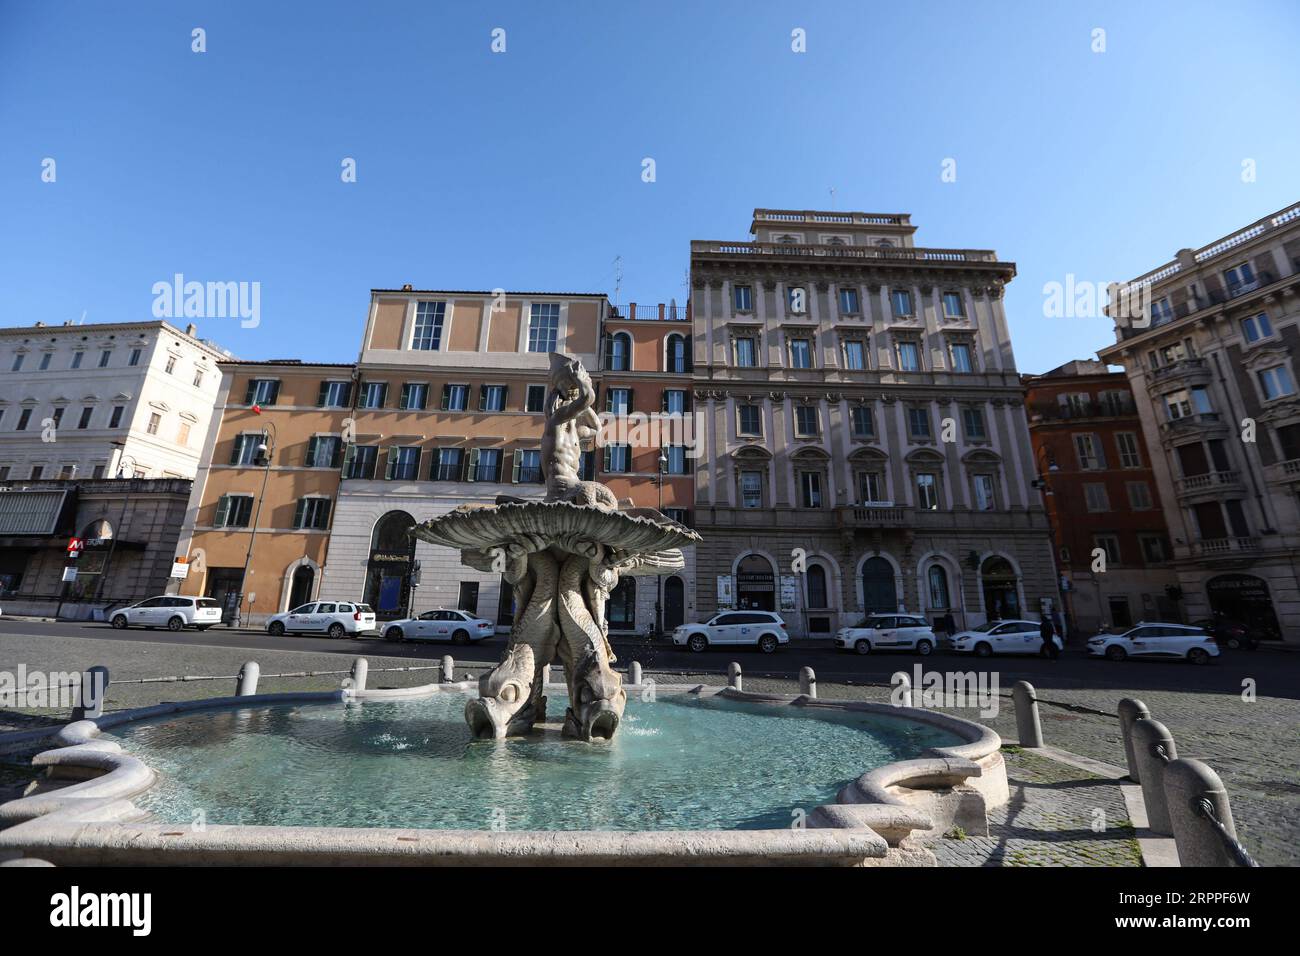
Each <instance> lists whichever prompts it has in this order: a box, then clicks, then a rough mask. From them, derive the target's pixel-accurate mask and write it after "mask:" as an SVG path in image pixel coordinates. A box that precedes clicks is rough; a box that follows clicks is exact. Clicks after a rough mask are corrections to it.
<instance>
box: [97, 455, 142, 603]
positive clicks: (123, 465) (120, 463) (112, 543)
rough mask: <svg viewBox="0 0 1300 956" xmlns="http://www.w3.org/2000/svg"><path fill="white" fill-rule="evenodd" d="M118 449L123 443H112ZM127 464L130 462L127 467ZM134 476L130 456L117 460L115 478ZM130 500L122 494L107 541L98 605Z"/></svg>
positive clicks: (133, 464) (133, 466) (133, 463)
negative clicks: (116, 515) (111, 534)
mask: <svg viewBox="0 0 1300 956" xmlns="http://www.w3.org/2000/svg"><path fill="white" fill-rule="evenodd" d="M113 444H114V445H116V446H118V447H119V448H124V447H125V446H126V443H125V442H118V441H115V442H113ZM127 462H130V463H131V464H130V466H129V467H128V465H127ZM134 474H135V459H134V458H132V457H131V456H130V455H122V456H120V457H119V458H118V459H117V477H119V478H121V479H124V480H125V479H127V478H130V477H132V476H133V475H134ZM129 500H130V495H128V494H127V493H126V492H123V493H122V514H121V515H120V516H119V517H118V519H117V527H116V528H114V529H113V537H111V538H109V539H108V554H106V555H104V567H103V568H102V569H101V570H100V572H99V585H98V587H96V588H95V603H96V604H98V603H99V602H100V600H102V599H103V597H104V582H105V581H107V580H108V568H109V565H111V564H112V563H113V553H114V552H115V551H116V550H117V539H118V536H119V535H121V533H122V528H123V527H124V526H125V525H126V505H127V502H128V501H129Z"/></svg>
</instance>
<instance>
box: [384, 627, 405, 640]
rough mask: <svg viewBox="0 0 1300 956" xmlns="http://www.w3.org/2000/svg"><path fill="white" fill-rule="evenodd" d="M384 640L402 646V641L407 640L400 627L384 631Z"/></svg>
mask: <svg viewBox="0 0 1300 956" xmlns="http://www.w3.org/2000/svg"><path fill="white" fill-rule="evenodd" d="M384 640H386V641H393V642H394V643H397V644H400V643H402V641H404V640H406V635H405V634H403V633H402V629H401V628H400V627H390V628H389V629H388V630H386V631H384Z"/></svg>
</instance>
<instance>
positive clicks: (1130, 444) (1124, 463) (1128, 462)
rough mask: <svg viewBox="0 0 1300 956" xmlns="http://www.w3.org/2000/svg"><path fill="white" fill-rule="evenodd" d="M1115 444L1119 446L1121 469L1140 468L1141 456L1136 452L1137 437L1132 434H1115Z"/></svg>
mask: <svg viewBox="0 0 1300 956" xmlns="http://www.w3.org/2000/svg"><path fill="white" fill-rule="evenodd" d="M1115 444H1116V445H1118V446H1119V464H1120V467H1121V468H1141V467H1142V455H1141V453H1140V452H1139V451H1138V440H1137V435H1136V434H1135V433H1134V432H1116V433H1115Z"/></svg>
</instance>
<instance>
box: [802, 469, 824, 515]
mask: <svg viewBox="0 0 1300 956" xmlns="http://www.w3.org/2000/svg"><path fill="white" fill-rule="evenodd" d="M799 500H800V502H801V503H802V504H803V506H804V507H805V508H820V507H821V506H822V476H821V474H820V473H819V472H816V471H801V472H799Z"/></svg>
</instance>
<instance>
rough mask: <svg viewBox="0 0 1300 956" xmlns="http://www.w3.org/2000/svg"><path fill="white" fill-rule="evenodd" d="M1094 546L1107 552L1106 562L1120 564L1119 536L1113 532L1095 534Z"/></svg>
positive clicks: (1093, 538)
mask: <svg viewBox="0 0 1300 956" xmlns="http://www.w3.org/2000/svg"><path fill="white" fill-rule="evenodd" d="M1092 546H1093V547H1094V548H1101V549H1102V550H1103V551H1105V552H1106V563H1107V564H1108V565H1109V564H1119V563H1120V557H1119V538H1118V537H1116V536H1115V535H1113V534H1094V535H1093V536H1092Z"/></svg>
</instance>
